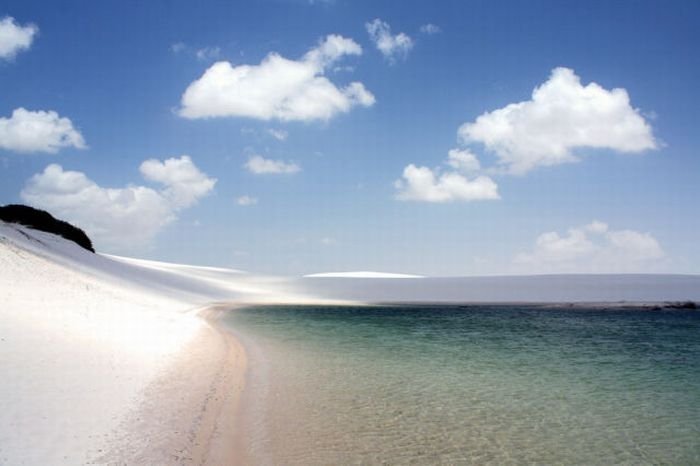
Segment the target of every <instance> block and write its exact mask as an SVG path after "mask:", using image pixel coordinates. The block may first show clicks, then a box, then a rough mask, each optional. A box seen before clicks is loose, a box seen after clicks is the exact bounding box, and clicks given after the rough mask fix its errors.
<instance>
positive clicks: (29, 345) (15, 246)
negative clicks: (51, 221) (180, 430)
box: [0, 222, 303, 465]
mask: <svg viewBox="0 0 700 466" xmlns="http://www.w3.org/2000/svg"><path fill="white" fill-rule="evenodd" d="M284 288H285V281H284V280H281V279H276V278H270V277H257V276H253V275H249V274H245V273H242V272H239V271H233V270H227V269H217V268H207V267H192V266H182V265H177V264H165V263H158V262H152V261H142V260H133V259H125V258H117V257H110V256H103V255H99V254H92V253H89V252H87V251H85V250H83V249H81V248H80V247H78V246H77V245H75V244H73V243H71V242H68V241H65V240H63V239H61V238H59V237H57V236H54V235H51V234H47V233H43V232H39V231H36V230H31V229H28V228H24V227H20V226H16V225H10V224H6V223H3V222H0V303H1V304H0V373H1V374H2V381H1V382H0V412H2V416H0V464H7V465H22V464H41V465H46V464H83V463H86V462H89V461H92V460H95V459H96V458H99V457H100V456H101V455H103V454H105V453H106V452H108V451H109V450H110V449H113V448H114V445H112V443H114V439H115V436H118V435H117V434H118V432H119V430H120V429H121V428H122V427H123V423H124V422H125V420H126V419H128V417H129V416H130V415H133V411H134V410H135V409H136V407H137V406H139V404H141V403H143V401H144V400H143V399H142V397H143V396H144V393H145V392H146V389H147V387H149V385H151V384H153V383H154V381H155V380H156V379H157V378H158V377H159V376H161V375H163V374H164V373H166V372H167V370H169V368H170V366H171V365H172V363H173V361H175V360H176V359H177V358H181V355H180V354H179V353H180V352H182V350H183V348H185V347H187V346H188V345H191V344H193V342H197V341H200V340H202V336H203V335H207V336H208V339H209V340H211V337H212V335H211V333H212V329H211V327H209V325H208V324H207V323H206V322H205V321H204V320H202V319H201V318H200V317H199V316H198V315H197V312H198V311H199V310H200V309H201V308H202V306H204V305H207V304H209V303H212V302H215V301H237V302H267V301H275V302H277V301H281V302H287V301H298V300H300V299H303V298H302V297H300V296H293V295H291V294H289V293H287V292H285V290H284ZM198 339H199V340H198ZM207 344H210V343H207ZM214 350H215V348H212V351H214ZM206 354H208V353H205V355H204V356H201V357H202V358H206V357H207V356H206ZM209 356H211V354H209ZM142 434H144V435H145V434H146V433H145V432H144V433H142ZM137 437H138V436H137ZM144 448H148V446H147V445H144ZM143 459H146V458H143Z"/></svg>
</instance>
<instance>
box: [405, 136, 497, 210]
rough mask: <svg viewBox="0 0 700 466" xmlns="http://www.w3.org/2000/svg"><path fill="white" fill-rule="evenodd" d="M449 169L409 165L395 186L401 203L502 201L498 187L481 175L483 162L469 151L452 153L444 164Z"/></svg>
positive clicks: (462, 150) (463, 150) (460, 150)
mask: <svg viewBox="0 0 700 466" xmlns="http://www.w3.org/2000/svg"><path fill="white" fill-rule="evenodd" d="M444 165H446V166H447V167H449V168H447V169H442V168H436V169H430V168H428V167H418V166H416V165H414V164H410V165H408V166H407V167H406V168H404V170H403V175H402V178H401V179H399V180H396V181H395V182H394V187H395V188H396V190H397V191H398V192H397V193H396V199H398V200H400V201H422V202H453V201H481V200H488V199H500V196H499V194H498V185H497V184H496V182H494V181H493V180H492V179H491V178H490V177H488V176H485V175H478V176H476V175H477V172H478V171H479V169H480V164H479V160H478V159H477V158H476V156H475V155H474V154H472V153H471V152H469V150H466V149H452V150H450V151H449V152H448V154H447V160H446V161H445V162H444Z"/></svg>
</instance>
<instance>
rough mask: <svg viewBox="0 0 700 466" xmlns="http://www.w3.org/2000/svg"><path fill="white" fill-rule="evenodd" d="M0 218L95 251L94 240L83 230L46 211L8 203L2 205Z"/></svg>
mask: <svg viewBox="0 0 700 466" xmlns="http://www.w3.org/2000/svg"><path fill="white" fill-rule="evenodd" d="M0 220H2V221H4V222H7V223H18V224H20V225H24V226H26V227H29V228H34V229H35V230H40V231H45V232H47V233H53V234H55V235H58V236H61V237H63V238H65V239H67V240H69V241H73V242H74V243H76V244H77V245H78V246H80V247H82V248H84V249H87V250H88V251H90V252H95V249H93V247H92V241H90V238H89V237H88V235H86V234H85V232H84V231H83V230H81V229H80V228H78V227H75V226H73V225H71V224H70V223H68V222H64V221H63V220H58V219H57V218H54V217H53V215H51V214H50V213H48V212H46V211H44V210H39V209H35V208H34V207H29V206H26V205H20V204H8V205H6V206H1V207H0Z"/></svg>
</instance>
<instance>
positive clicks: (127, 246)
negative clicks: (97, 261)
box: [20, 155, 216, 251]
mask: <svg viewBox="0 0 700 466" xmlns="http://www.w3.org/2000/svg"><path fill="white" fill-rule="evenodd" d="M140 171H141V174H142V175H143V176H144V178H146V179H147V180H151V181H155V182H157V183H159V184H161V185H162V186H163V187H162V188H160V189H153V188H150V187H146V186H134V185H129V186H126V187H124V188H105V187H101V186H99V185H98V184H97V183H95V182H94V181H92V180H91V179H90V178H88V177H87V176H86V175H85V174H84V173H82V172H78V171H67V170H64V169H63V168H62V167H61V166H60V165H57V164H51V165H49V166H47V167H46V168H45V169H44V171H43V172H41V173H38V174H36V175H34V176H33V177H31V178H30V179H29V180H28V181H27V183H26V185H25V187H24V189H23V190H22V192H21V193H20V196H21V197H22V199H23V200H24V201H25V202H27V203H28V204H31V205H33V206H36V207H39V208H42V209H46V210H48V211H49V212H51V213H52V214H54V215H56V216H57V217H59V218H63V219H66V220H68V221H70V222H73V223H75V224H76V225H77V226H79V227H81V228H83V229H84V230H85V231H86V232H87V233H88V235H89V236H90V237H91V238H92V239H93V240H94V241H95V243H96V244H97V246H98V247H102V246H106V247H110V248H116V249H117V250H121V251H133V250H136V249H138V248H139V247H142V246H144V245H146V244H148V243H149V242H150V241H151V240H152V239H153V238H154V237H155V236H156V235H157V234H158V233H159V232H160V231H161V230H162V229H163V228H164V227H165V226H166V225H168V224H169V223H171V222H173V221H175V220H176V219H177V214H178V212H179V211H181V210H182V209H184V208H187V207H190V206H192V205H193V204H195V203H196V202H197V201H198V200H199V199H200V198H202V197H204V196H206V195H207V194H209V193H210V192H211V190H212V189H213V187H214V184H215V183H216V180H215V179H213V178H209V177H207V176H206V175H205V174H203V173H202V172H200V171H199V169H198V168H197V167H196V166H195V165H194V163H192V160H191V159H190V158H189V157H188V156H186V155H185V156H182V157H180V158H171V159H167V160H165V161H163V162H161V161H158V160H147V161H145V162H143V163H142V164H141V167H140Z"/></svg>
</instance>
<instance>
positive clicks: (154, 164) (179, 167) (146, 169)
mask: <svg viewBox="0 0 700 466" xmlns="http://www.w3.org/2000/svg"><path fill="white" fill-rule="evenodd" d="M140 171H141V174H142V175H143V177H144V178H145V179H147V180H149V181H154V182H156V183H160V184H162V185H163V186H165V187H166V188H165V189H164V190H162V191H161V194H162V195H163V196H165V197H166V198H167V199H168V200H170V202H171V204H172V205H174V206H177V207H179V208H184V207H189V206H191V205H192V204H194V203H196V202H197V200H198V199H199V198H201V197H204V196H206V195H207V194H208V193H209V192H210V191H211V190H212V189H214V185H215V184H216V180H215V179H214V178H209V177H208V176H207V175H205V174H204V173H202V172H201V171H199V169H198V168H197V167H196V166H195V164H194V163H193V162H192V159H191V158H190V157H189V156H187V155H183V156H182V157H180V158H178V159H176V158H170V159H167V160H165V161H163V162H161V161H160V160H156V159H149V160H146V161H144V162H143V163H142V164H141V167H140Z"/></svg>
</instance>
